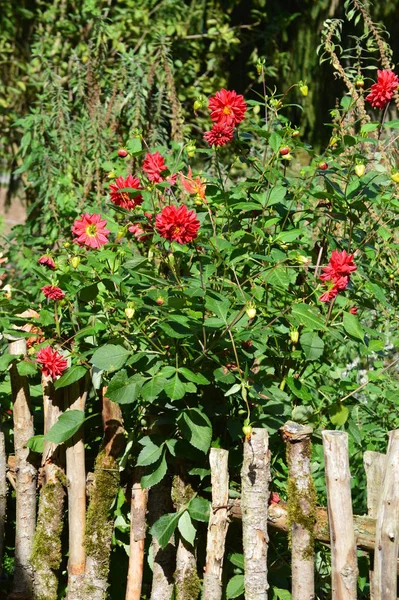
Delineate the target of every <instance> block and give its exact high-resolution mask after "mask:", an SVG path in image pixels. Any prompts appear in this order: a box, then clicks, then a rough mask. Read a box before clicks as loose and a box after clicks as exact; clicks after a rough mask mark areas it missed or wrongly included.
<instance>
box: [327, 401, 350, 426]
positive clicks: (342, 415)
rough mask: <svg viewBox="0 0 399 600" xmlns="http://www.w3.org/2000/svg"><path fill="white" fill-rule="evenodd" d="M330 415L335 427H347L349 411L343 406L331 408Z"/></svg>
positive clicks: (338, 405) (334, 405) (337, 405)
mask: <svg viewBox="0 0 399 600" xmlns="http://www.w3.org/2000/svg"><path fill="white" fill-rule="evenodd" d="M328 414H329V416H330V421H331V423H332V424H333V425H337V426H341V425H345V423H346V421H347V419H348V416H349V410H348V409H347V408H346V406H344V405H343V404H341V403H339V404H338V403H336V404H333V405H332V406H330V408H329V409H328Z"/></svg>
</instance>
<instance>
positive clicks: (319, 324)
mask: <svg viewBox="0 0 399 600" xmlns="http://www.w3.org/2000/svg"><path fill="white" fill-rule="evenodd" d="M292 315H293V316H294V317H296V319H297V320H298V322H299V323H298V324H302V325H305V327H309V329H313V330H319V329H322V330H324V331H326V330H327V328H326V326H325V324H324V322H323V321H322V320H321V319H320V317H319V315H318V313H317V311H316V309H314V308H312V307H310V306H308V305H307V304H303V303H301V304H294V306H293V307H292Z"/></svg>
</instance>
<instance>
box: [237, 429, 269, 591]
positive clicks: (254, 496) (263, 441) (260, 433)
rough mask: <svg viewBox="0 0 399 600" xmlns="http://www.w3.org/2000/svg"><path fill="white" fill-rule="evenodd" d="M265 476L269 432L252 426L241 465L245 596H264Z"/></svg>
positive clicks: (265, 540) (265, 568)
mask: <svg viewBox="0 0 399 600" xmlns="http://www.w3.org/2000/svg"><path fill="white" fill-rule="evenodd" d="M269 480H270V453H269V435H268V433H267V430H266V429H253V430H252V434H251V437H249V438H246V439H245V441H244V459H243V463H242V469H241V512H242V535H243V547H244V570H245V578H244V585H245V600H267V590H268V588H269V585H268V583H267V562H266V561H267V546H268V541H269V537H268V535H267V510H268V501H269Z"/></svg>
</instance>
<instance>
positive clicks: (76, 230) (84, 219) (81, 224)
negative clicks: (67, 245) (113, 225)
mask: <svg viewBox="0 0 399 600" xmlns="http://www.w3.org/2000/svg"><path fill="white" fill-rule="evenodd" d="M106 224H107V221H106V220H105V219H103V220H101V215H89V214H88V213H86V214H85V215H82V216H81V217H80V219H76V221H75V222H74V224H73V227H72V233H73V234H74V235H76V236H77V237H76V238H75V239H74V242H76V243H77V244H79V246H90V248H100V247H101V246H103V245H104V244H107V243H108V238H107V235H108V233H110V232H109V230H108V229H105V226H106Z"/></svg>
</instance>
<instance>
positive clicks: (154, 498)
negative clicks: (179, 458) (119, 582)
mask: <svg viewBox="0 0 399 600" xmlns="http://www.w3.org/2000/svg"><path fill="white" fill-rule="evenodd" d="M148 509H149V521H150V525H153V524H154V523H155V522H156V521H158V519H159V518H160V517H162V515H166V514H167V513H171V512H172V510H173V505H172V498H171V482H170V480H169V479H168V478H166V477H165V478H164V479H163V480H162V481H161V482H160V483H158V484H157V485H155V486H154V487H153V488H151V489H150V491H149V494H148ZM152 552H153V557H154V564H153V574H152V586H151V600H170V599H171V598H172V594H173V587H174V579H173V574H174V572H175V569H176V548H175V537H174V535H172V537H171V538H170V540H169V542H168V544H167V546H166V547H165V548H163V549H162V548H161V547H160V545H159V542H158V540H157V539H156V538H155V537H153V538H152Z"/></svg>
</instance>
